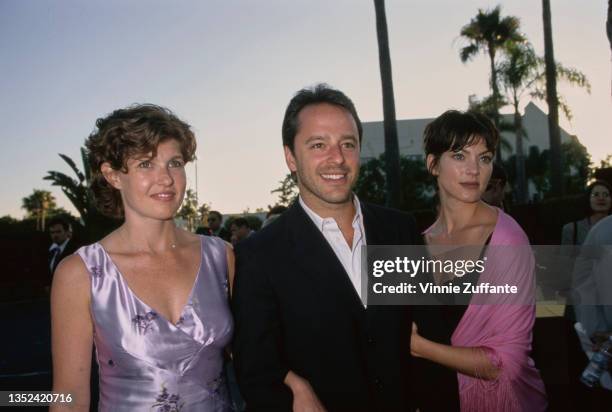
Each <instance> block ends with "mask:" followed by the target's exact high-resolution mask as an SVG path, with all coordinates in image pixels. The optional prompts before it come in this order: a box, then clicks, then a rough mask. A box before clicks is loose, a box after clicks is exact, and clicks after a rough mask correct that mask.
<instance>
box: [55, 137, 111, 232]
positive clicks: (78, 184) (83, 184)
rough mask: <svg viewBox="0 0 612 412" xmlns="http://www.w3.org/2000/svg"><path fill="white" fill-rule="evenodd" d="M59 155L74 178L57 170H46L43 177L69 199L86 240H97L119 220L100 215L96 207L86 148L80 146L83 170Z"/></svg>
mask: <svg viewBox="0 0 612 412" xmlns="http://www.w3.org/2000/svg"><path fill="white" fill-rule="evenodd" d="M59 156H60V157H61V158H62V159H63V160H64V161H65V162H66V163H67V164H68V166H70V168H71V169H72V171H73V172H74V174H75V175H76V179H75V178H72V177H70V176H68V175H66V174H65V173H62V172H58V171H49V172H47V175H46V176H45V177H44V178H43V179H45V180H49V181H51V184H52V185H53V186H59V187H60V188H61V189H62V192H64V194H65V195H66V197H67V198H68V200H70V203H72V205H73V206H74V208H75V209H76V210H77V211H78V212H79V215H80V216H81V220H82V221H83V224H84V226H85V230H86V237H87V239H86V240H89V241H96V240H99V239H101V238H102V237H104V236H105V235H106V234H108V233H110V232H111V231H112V230H114V229H115V228H116V227H118V226H119V225H120V224H121V221H119V220H115V219H111V218H109V217H106V216H104V215H102V214H101V213H100V212H99V211H98V209H97V208H96V205H95V201H94V197H93V193H92V192H91V190H90V188H89V184H90V181H91V167H90V163H89V159H88V155H87V150H85V148H83V147H82V148H81V161H82V163H83V171H81V170H79V168H78V167H77V166H76V163H75V162H74V160H72V159H71V158H70V157H68V156H66V155H64V154H61V153H60V154H59Z"/></svg>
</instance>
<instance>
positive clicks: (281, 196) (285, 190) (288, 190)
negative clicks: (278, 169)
mask: <svg viewBox="0 0 612 412" xmlns="http://www.w3.org/2000/svg"><path fill="white" fill-rule="evenodd" d="M279 184H280V186H279V187H277V188H276V189H274V190H272V191H271V192H270V193H278V200H277V201H276V204H277V205H282V206H289V205H290V204H291V203H293V201H294V200H295V199H296V198H297V195H298V187H297V182H296V181H295V178H294V177H293V176H292V175H291V173H287V175H286V176H285V178H284V179H283V180H281V181H280V182H279Z"/></svg>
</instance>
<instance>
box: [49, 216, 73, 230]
mask: <svg viewBox="0 0 612 412" xmlns="http://www.w3.org/2000/svg"><path fill="white" fill-rule="evenodd" d="M55 225H62V227H63V228H64V230H65V231H69V230H70V222H68V220H66V219H65V218H63V217H61V216H56V217H54V218H51V219H49V223H47V227H48V228H51V227H53V226H55Z"/></svg>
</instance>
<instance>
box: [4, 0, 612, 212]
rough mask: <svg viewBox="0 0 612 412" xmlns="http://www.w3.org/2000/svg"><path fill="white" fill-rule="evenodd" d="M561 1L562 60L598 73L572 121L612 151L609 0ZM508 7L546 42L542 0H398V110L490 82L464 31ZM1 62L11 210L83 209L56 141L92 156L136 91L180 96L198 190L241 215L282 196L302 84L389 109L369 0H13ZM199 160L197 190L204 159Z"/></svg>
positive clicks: (375, 109)
mask: <svg viewBox="0 0 612 412" xmlns="http://www.w3.org/2000/svg"><path fill="white" fill-rule="evenodd" d="M551 3H552V18H553V37H554V48H555V57H556V59H557V60H558V61H560V62H562V63H563V64H564V65H566V66H571V67H576V68H578V69H580V70H582V71H583V72H584V73H585V74H586V75H587V77H588V79H589V80H590V82H591V85H592V93H591V94H590V95H589V94H587V93H586V92H584V91H582V90H577V89H572V88H568V87H566V86H563V85H562V84H561V85H560V86H559V92H560V94H562V95H564V96H565V98H566V100H567V102H568V103H569V105H570V107H571V108H572V109H573V112H574V119H573V120H572V122H571V124H570V123H568V121H567V120H565V119H562V122H561V126H562V127H563V128H564V129H565V130H567V131H568V132H569V133H572V134H576V135H577V136H578V137H579V139H580V140H581V141H582V143H583V144H584V145H585V146H586V147H587V149H588V150H589V152H590V153H591V155H592V156H593V159H594V160H596V161H598V160H599V159H602V158H604V157H605V155H606V154H609V153H610V154H612V144H610V129H611V128H610V126H611V122H610V115H611V114H612V99H611V97H610V93H611V74H612V68H611V67H612V66H611V56H610V47H609V44H608V41H607V38H606V35H605V18H606V8H607V1H606V0H589V1H581V0H554V1H551ZM497 4H501V5H502V13H503V15H514V16H517V17H519V18H520V19H521V28H522V31H523V32H524V33H525V34H526V35H527V37H528V38H529V39H530V41H531V42H532V43H533V45H534V47H535V49H536V51H537V52H538V53H540V54H543V29H542V10H541V1H538V0H509V1H501V2H500V1H498V2H493V1H484V0H480V1H475V0H462V1H456V0H387V2H386V9H387V22H388V25H389V40H390V47H391V59H392V64H393V76H394V77H393V82H394V88H395V103H396V112H397V118H398V119H407V118H426V117H435V116H437V115H439V114H440V113H442V112H443V111H445V110H447V109H449V108H457V109H465V108H467V102H468V96H469V95H471V94H476V95H477V96H479V97H483V96H486V95H488V94H489V90H488V78H489V71H488V70H489V63H488V58H487V57H486V56H485V55H480V56H478V57H477V58H476V59H474V60H473V61H472V62H470V63H468V64H462V63H461V61H460V59H459V49H460V48H461V46H462V45H464V44H465V43H464V42H463V41H462V40H461V39H460V38H459V31H460V29H461V27H462V26H463V25H465V24H467V23H468V22H469V21H470V18H471V17H473V16H474V15H475V14H476V12H477V10H478V9H479V8H483V9H487V8H492V7H494V6H495V5H497ZM0 67H1V69H0V118H1V120H2V121H1V122H0V141H1V142H2V148H3V150H1V151H0V175H1V176H2V177H3V184H2V187H1V188H0V194H1V197H0V216H2V215H6V214H10V215H12V216H14V217H21V216H22V215H23V213H24V211H23V210H22V209H20V206H21V199H22V198H23V197H25V196H27V195H29V194H31V193H32V190H33V189H45V190H51V191H52V192H53V194H54V195H55V197H56V199H57V201H58V204H59V206H63V207H65V208H67V209H68V210H74V209H73V208H71V207H70V203H69V201H68V200H67V198H66V197H65V196H64V195H63V194H62V192H61V191H60V190H59V189H58V188H56V187H52V186H51V185H50V183H49V182H48V181H45V180H42V177H43V176H45V174H46V172H47V171H48V170H59V171H63V172H65V173H67V174H71V171H70V169H69V168H68V166H67V165H66V164H65V163H64V162H63V161H62V160H61V159H60V157H59V156H58V155H57V154H58V153H64V154H66V155H68V156H70V157H72V158H74V159H76V160H78V161H77V164H80V155H79V148H80V146H82V144H83V142H84V140H85V138H86V137H87V136H88V135H89V134H90V133H91V132H92V131H93V129H94V123H95V120H96V119H97V118H98V117H102V116H105V115H106V114H108V113H110V112H111V111H113V110H114V109H117V108H120V107H125V106H128V105H130V104H133V103H155V104H159V105H163V106H166V107H168V108H170V109H171V110H172V111H174V112H175V113H176V114H177V115H178V116H179V117H180V118H182V119H183V120H185V121H187V122H188V123H189V124H191V125H192V126H193V128H194V130H195V132H196V136H197V140H198V150H197V156H198V159H199V160H198V168H197V169H198V193H199V199H200V201H201V202H202V201H205V202H208V203H211V204H212V207H213V208H214V209H218V210H220V211H222V212H227V213H232V212H241V211H242V210H244V209H246V208H247V207H249V208H251V210H254V209H255V208H257V207H267V206H268V205H270V204H274V202H275V198H276V196H275V195H272V194H271V193H270V191H271V190H272V189H274V188H276V187H277V186H278V182H279V181H280V180H281V179H282V178H283V177H284V175H285V174H286V172H287V170H286V166H285V164H284V158H283V152H282V146H281V134H280V126H281V121H282V116H283V113H284V110H285V107H286V105H287V103H288V101H289V99H290V98H291V96H292V95H293V94H294V93H295V92H296V91H297V90H298V89H300V88H302V87H304V86H307V85H312V84H314V83H316V82H321V81H324V82H327V83H329V84H331V85H332V86H334V87H336V88H339V89H341V90H343V91H344V92H345V93H347V94H348V95H349V96H350V97H351V98H352V99H353V101H354V102H355V105H356V107H357V110H358V112H359V114H360V117H361V119H362V121H376V120H382V98H381V87H380V72H379V68H378V49H377V42H376V27H375V15H374V5H373V1H371V0H334V1H329V0H327V1H323V0H320V1H319V0H292V1H285V0H264V1H256V0H210V1H209V0H207V1H195V0H194V1H172V2H169V1H166V0H130V1H125V0H95V1H94V0H92V1H87V2H83V1H80V0H58V1H47V0H0ZM527 103H528V100H527V99H525V100H524V102H523V104H522V105H523V106H524V105H526V104H527ZM536 104H537V105H538V106H539V107H540V108H542V109H543V110H544V111H545V112H547V106H546V103H545V102H536ZM510 110H511V109H510V108H509V107H507V108H506V109H504V110H502V112H509V111H510ZM187 173H188V187H189V188H192V189H195V185H196V181H195V168H194V167H193V166H189V167H188V169H187Z"/></svg>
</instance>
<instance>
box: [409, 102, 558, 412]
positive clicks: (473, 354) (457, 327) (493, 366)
mask: <svg viewBox="0 0 612 412" xmlns="http://www.w3.org/2000/svg"><path fill="white" fill-rule="evenodd" d="M498 141H499V134H498V132H497V130H496V129H495V127H494V126H493V124H492V123H491V122H490V121H489V120H488V119H487V118H486V117H485V116H483V115H480V114H477V113H471V112H458V111H447V112H445V113H444V114H442V115H441V116H440V117H438V118H437V119H436V120H434V121H433V122H432V123H431V124H429V125H428V126H427V128H426V129H425V136H424V144H425V153H426V155H427V159H426V161H427V168H428V170H429V171H430V173H431V174H432V175H433V176H434V177H435V178H436V180H437V185H438V193H439V196H440V211H439V216H438V218H437V220H436V222H435V223H434V224H433V225H432V226H431V227H430V228H429V229H428V230H427V231H426V232H425V240H426V243H427V244H428V246H430V247H431V248H437V247H455V246H461V245H480V248H482V254H483V255H484V256H486V259H487V260H486V265H485V270H484V272H483V273H482V274H480V276H479V278H478V283H479V284H480V283H481V284H484V283H489V284H491V285H503V284H506V283H507V284H510V285H516V286H517V287H518V289H519V295H518V296H515V295H512V296H511V295H509V294H506V295H495V297H494V301H491V300H488V298H487V296H485V295H480V294H479V295H478V296H477V295H476V294H474V295H472V297H471V300H470V304H469V305H468V306H467V307H466V306H463V307H459V306H458V307H455V308H453V311H454V312H455V313H454V314H453V316H455V315H456V316H455V319H456V320H455V322H454V324H452V326H451V327H452V328H453V329H452V330H451V331H450V332H449V333H450V334H451V336H450V343H451V344H450V345H448V344H443V343H437V342H434V341H433V340H430V339H427V338H425V337H423V336H421V335H420V334H419V330H418V326H419V325H417V324H413V329H412V340H411V352H412V354H413V356H415V357H417V358H422V359H426V360H428V361H431V362H434V363H436V364H440V365H443V366H445V367H447V368H450V369H452V370H454V371H456V372H457V381H458V389H459V401H460V407H461V410H462V411H482V412H488V411H496V412H499V411H543V410H545V409H546V405H547V402H546V394H545V391H544V384H543V382H542V380H541V378H540V375H539V372H538V371H537V369H536V368H535V366H534V363H533V360H532V359H531V358H530V357H529V353H530V351H531V339H532V328H533V325H534V321H535V306H534V298H533V295H532V294H531V292H532V291H533V288H532V284H533V274H534V259H533V255H532V253H531V250H530V249H529V241H528V239H527V236H526V235H525V233H524V232H523V230H522V229H521V227H520V226H519V225H518V224H517V223H516V222H515V221H514V220H513V219H512V218H511V217H510V216H508V215H507V214H505V213H504V212H503V211H502V210H500V209H498V208H494V207H492V206H489V205H487V204H486V203H484V202H483V201H482V200H481V195H482V193H483V192H484V190H485V189H486V187H487V184H488V181H489V178H490V176H491V172H492V166H493V158H494V155H495V150H496V148H497V145H498ZM458 283H459V284H461V283H460V282H458ZM490 297H491V296H489V298H490ZM440 310H442V309H440ZM457 311H459V313H458V314H457V313H456V312H457ZM445 318H446V319H448V318H449V316H446V317H445ZM451 323H452V322H451Z"/></svg>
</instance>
